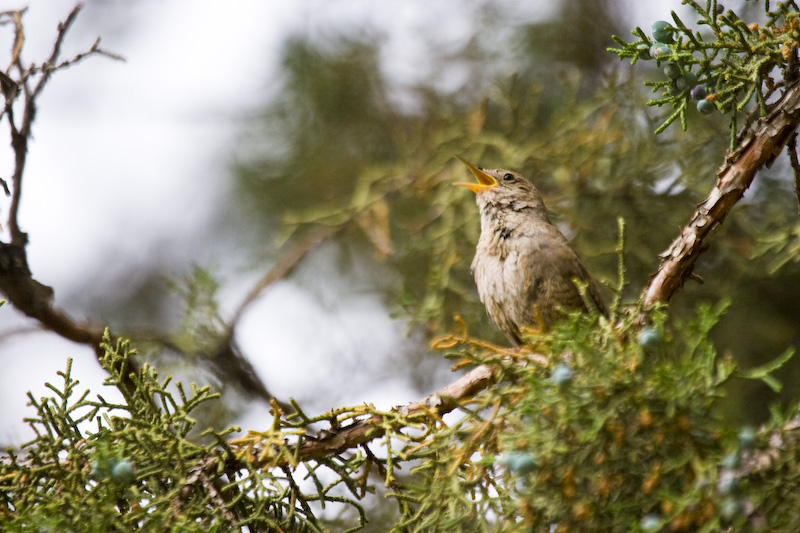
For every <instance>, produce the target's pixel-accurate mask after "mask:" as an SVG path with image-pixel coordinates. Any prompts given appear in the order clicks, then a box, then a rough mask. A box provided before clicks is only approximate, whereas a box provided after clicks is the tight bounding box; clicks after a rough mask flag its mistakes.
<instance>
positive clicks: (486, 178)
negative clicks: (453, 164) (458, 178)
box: [453, 155, 497, 193]
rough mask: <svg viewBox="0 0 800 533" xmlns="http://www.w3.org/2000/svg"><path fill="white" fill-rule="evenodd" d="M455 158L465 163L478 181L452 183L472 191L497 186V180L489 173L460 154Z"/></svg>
mask: <svg viewBox="0 0 800 533" xmlns="http://www.w3.org/2000/svg"><path fill="white" fill-rule="evenodd" d="M456 159H458V160H459V161H461V162H462V163H464V164H465V165H467V168H468V169H470V170H471V171H472V173H473V174H474V175H475V177H476V178H477V179H478V183H454V184H453V185H460V186H461V187H466V188H467V189H469V190H471V191H472V192H474V193H479V192H481V191H485V190H486V189H490V188H492V187H495V186H497V180H496V179H494V178H493V177H491V176H490V175H489V174H487V173H486V172H484V171H483V170H481V169H480V168H478V167H476V166H475V165H473V164H472V163H470V162H469V161H467V160H466V159H464V158H463V157H461V156H460V155H457V156H456Z"/></svg>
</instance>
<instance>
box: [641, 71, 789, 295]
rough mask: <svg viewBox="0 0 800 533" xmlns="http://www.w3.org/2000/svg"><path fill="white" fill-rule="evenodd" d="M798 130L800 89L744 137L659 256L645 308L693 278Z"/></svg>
mask: <svg viewBox="0 0 800 533" xmlns="http://www.w3.org/2000/svg"><path fill="white" fill-rule="evenodd" d="M799 125H800V84H795V85H793V86H791V87H789V88H788V89H787V90H786V93H785V94H784V95H783V98H782V99H781V100H780V101H779V102H778V103H777V104H776V105H775V107H774V108H773V109H772V111H770V113H769V114H767V115H766V116H764V117H763V118H761V119H760V120H759V121H758V122H757V123H756V125H755V126H754V127H753V128H752V129H749V130H748V131H745V132H743V134H742V141H741V142H740V143H739V147H738V148H737V149H736V150H735V151H734V152H733V153H731V154H729V155H728V157H727V158H726V160H725V164H724V165H723V166H722V168H720V170H719V171H718V172H717V183H716V185H715V186H714V188H713V189H712V190H711V192H710V193H709V195H708V198H706V199H705V201H703V202H702V203H701V204H700V205H699V206H698V207H697V210H696V211H695V213H694V215H693V216H692V218H691V220H690V221H689V224H687V225H686V227H684V228H683V231H681V234H680V235H679V236H678V237H677V238H676V239H675V240H674V241H673V242H672V244H671V245H670V247H669V248H668V249H667V250H666V251H665V252H664V253H662V254H661V257H663V261H662V262H661V265H660V266H659V268H658V271H657V272H656V273H655V275H654V276H653V278H652V279H651V280H650V284H649V285H648V286H647V288H646V290H645V298H644V303H645V305H646V306H647V305H652V304H655V303H656V302H668V301H669V299H670V298H671V297H672V295H673V294H675V292H676V291H677V290H678V289H679V288H680V287H681V286H682V285H683V283H684V282H685V281H686V279H688V278H689V277H690V275H691V274H692V269H693V268H694V264H695V262H696V261H697V258H698V257H699V256H700V254H701V253H702V251H703V250H704V249H705V247H706V245H707V244H706V240H707V238H708V237H709V236H710V235H711V234H712V233H713V232H714V230H716V229H717V228H718V227H719V225H720V224H722V221H723V220H724V219H725V217H726V216H727V214H728V213H729V212H730V211H731V209H733V206H734V205H736V203H737V202H738V201H739V200H740V199H741V198H742V196H743V195H744V192H745V190H747V188H748V187H749V186H750V184H751V183H752V181H753V179H754V178H755V175H756V172H757V171H758V170H759V169H760V168H761V167H763V166H764V165H766V166H770V165H771V164H772V162H773V161H775V158H777V157H778V155H779V154H780V153H781V151H782V150H783V148H784V146H785V145H786V143H787V142H788V141H789V139H790V138H791V137H792V135H793V134H794V132H795V130H796V129H797V127H798V126H799Z"/></svg>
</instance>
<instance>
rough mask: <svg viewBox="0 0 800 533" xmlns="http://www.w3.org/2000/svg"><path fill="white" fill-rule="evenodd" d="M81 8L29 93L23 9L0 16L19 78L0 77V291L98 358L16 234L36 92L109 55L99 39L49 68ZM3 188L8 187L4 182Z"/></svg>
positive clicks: (97, 332)
mask: <svg viewBox="0 0 800 533" xmlns="http://www.w3.org/2000/svg"><path fill="white" fill-rule="evenodd" d="M81 7H82V6H81V5H80V4H78V5H76V6H75V7H74V8H73V9H72V11H71V12H70V14H69V15H68V16H67V18H66V20H65V21H64V22H62V23H60V24H59V25H58V34H57V37H56V42H55V44H54V45H53V50H52V52H51V53H50V57H49V59H48V61H47V62H46V63H45V64H44V65H43V66H42V67H40V68H39V69H38V71H41V78H40V79H39V81H38V83H37V85H36V87H35V88H34V89H33V90H31V88H30V87H29V85H28V81H29V79H30V76H31V75H32V73H33V72H34V71H36V70H37V69H36V68H33V67H32V68H31V69H29V70H25V69H24V68H23V66H22V61H21V59H20V57H21V54H22V46H23V44H24V42H25V37H24V28H23V24H22V14H23V13H24V10H21V11H7V12H3V13H0V17H2V16H3V15H5V16H6V17H9V18H10V19H11V20H12V22H13V23H14V28H15V37H14V44H13V46H12V54H11V55H12V59H11V64H10V65H9V67H8V71H9V72H10V71H11V68H12V67H13V66H16V67H17V69H18V70H19V75H20V79H18V80H13V79H11V77H10V76H9V75H8V73H3V75H2V77H0V83H1V84H2V91H3V96H4V97H5V100H6V103H5V106H4V109H3V111H4V113H5V118H6V119H7V121H8V124H9V129H10V133H11V147H12V149H13V151H14V170H13V173H12V175H11V180H10V189H11V190H10V191H9V192H10V196H11V202H10V206H9V214H8V229H9V234H10V242H9V243H0V292H3V293H4V294H5V295H6V296H7V298H8V300H9V302H10V303H11V304H12V305H14V307H15V308H17V309H18V310H19V311H21V312H22V313H24V314H25V315H26V316H28V317H31V318H33V319H35V320H37V321H38V322H39V323H40V324H41V325H42V326H44V327H45V328H47V329H49V330H51V331H53V332H55V333H56V334H58V335H60V336H61V337H63V338H65V339H68V340H71V341H74V342H77V343H81V344H87V345H89V346H91V347H92V349H93V350H94V351H95V354H96V355H97V357H98V359H99V358H100V357H102V356H103V355H104V350H102V349H101V347H100V344H101V342H102V340H103V328H102V327H99V326H97V325H94V324H89V323H81V322H76V321H75V320H74V319H72V318H71V317H69V316H68V315H67V314H66V313H64V312H63V311H60V310H58V309H56V308H55V307H54V306H53V289H52V288H51V287H48V286H47V285H44V284H42V283H40V282H39V281H37V280H35V279H34V278H33V275H32V273H31V271H30V268H29V267H28V258H27V252H26V249H25V246H26V245H27V243H28V236H27V234H26V233H25V232H23V231H22V229H21V228H20V225H19V209H20V203H21V198H22V178H23V175H24V173H25V165H26V162H27V155H28V141H29V139H30V136H31V128H32V124H33V121H34V118H35V116H36V98H37V97H38V96H39V95H40V94H41V91H42V89H43V88H44V86H45V84H46V83H47V81H48V80H49V79H50V75H51V74H52V73H53V72H55V71H56V70H57V69H58V68H60V66H68V65H71V64H74V63H75V62H77V61H79V60H80V59H82V58H84V57H86V56H87V55H89V54H93V53H100V54H103V55H111V56H113V54H108V53H106V52H105V51H103V50H101V49H100V48H99V46H98V43H99V41H96V42H95V44H94V45H93V46H92V48H90V50H89V51H88V52H85V53H82V54H79V55H78V56H76V58H74V59H72V60H67V61H65V62H63V63H62V65H59V66H57V67H54V68H49V66H50V65H56V63H57V61H58V58H59V55H60V53H61V45H62V43H63V41H64V37H65V36H66V33H67V31H68V30H69V28H70V26H71V25H72V23H73V22H74V21H75V18H76V17H77V16H78V13H79V12H80V10H81ZM20 88H21V89H22V92H23V94H24V103H23V104H22V118H21V121H20V123H19V124H18V123H17V122H16V119H15V116H14V105H13V102H14V100H15V99H16V98H17V96H18V95H19V92H20V91H19V90H20ZM6 186H8V184H7V183H6ZM129 370H130V371H131V372H135V371H136V368H135V366H132V365H130V363H129ZM124 379H125V380H126V385H127V386H128V387H129V388H133V387H134V385H133V382H132V380H130V376H129V375H126V376H125V377H124Z"/></svg>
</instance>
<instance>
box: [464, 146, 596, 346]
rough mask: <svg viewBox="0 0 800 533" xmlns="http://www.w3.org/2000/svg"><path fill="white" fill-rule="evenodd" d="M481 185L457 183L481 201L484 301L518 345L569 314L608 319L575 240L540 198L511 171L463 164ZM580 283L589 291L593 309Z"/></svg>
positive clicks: (479, 267)
mask: <svg viewBox="0 0 800 533" xmlns="http://www.w3.org/2000/svg"><path fill="white" fill-rule="evenodd" d="M456 158H457V159H458V160H459V161H461V162H462V163H464V164H465V165H466V166H467V168H469V170H470V171H471V172H472V174H473V175H474V176H475V178H476V179H477V180H478V182H477V183H474V182H473V183H455V185H460V186H462V187H466V188H468V189H470V190H471V191H473V192H474V193H475V198H476V202H477V204H478V208H479V210H480V216H481V234H480V238H479V239H478V245H477V248H476V250H475V258H474V259H473V260H472V266H471V270H472V274H473V275H474V276H475V284H476V285H477V288H478V296H480V299H481V302H482V303H483V304H484V305H485V306H486V311H487V313H488V314H489V317H490V318H491V319H492V320H493V321H494V323H495V324H496V325H497V327H498V329H499V330H500V331H501V332H502V333H503V334H505V336H506V337H507V338H508V340H509V342H511V344H512V345H514V346H515V347H517V348H519V347H521V346H522V345H523V341H522V330H523V329H525V328H533V329H538V330H547V329H549V328H550V327H551V326H552V325H553V324H554V323H555V322H556V321H558V320H559V319H561V318H563V317H564V312H566V311H582V312H588V311H589V309H587V303H589V304H590V305H591V304H593V305H594V307H595V308H596V309H597V311H598V312H599V313H600V314H602V315H604V316H606V317H608V314H609V313H608V308H607V307H606V305H605V303H604V302H603V299H602V297H601V295H600V292H599V291H598V290H597V286H596V285H595V283H594V281H593V280H592V277H591V276H590V275H589V272H588V271H587V270H586V267H585V266H584V265H583V262H582V261H581V259H580V257H578V254H577V252H575V250H574V249H573V248H572V246H571V245H570V243H569V240H567V238H566V237H565V236H564V234H563V233H561V231H559V229H558V228H557V227H556V226H554V225H553V224H552V223H551V222H550V217H549V216H548V214H547V209H546V207H545V205H544V200H543V198H542V195H541V193H539V191H538V190H537V189H536V187H534V185H533V184H532V183H531V182H530V181H528V180H527V179H525V178H524V177H522V176H521V175H520V174H518V173H516V172H513V171H511V170H504V169H499V168H498V169H484V168H480V167H478V166H475V165H473V164H472V163H470V162H469V161H467V160H466V159H464V158H463V157H460V156H458V155H457V156H456ZM577 283H580V284H583V285H584V286H585V287H586V295H587V297H588V298H587V300H588V302H587V301H584V298H583V297H582V296H581V292H580V290H579V289H578V285H577Z"/></svg>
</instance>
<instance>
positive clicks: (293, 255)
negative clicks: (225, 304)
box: [229, 225, 345, 336]
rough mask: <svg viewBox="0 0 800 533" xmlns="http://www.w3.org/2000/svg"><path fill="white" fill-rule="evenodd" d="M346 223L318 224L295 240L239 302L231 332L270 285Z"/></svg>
mask: <svg viewBox="0 0 800 533" xmlns="http://www.w3.org/2000/svg"><path fill="white" fill-rule="evenodd" d="M344 227H345V226H344V225H339V226H318V227H316V228H314V229H312V230H310V231H309V232H308V233H307V234H306V235H305V236H304V237H303V238H302V239H300V240H298V241H296V242H293V243H292V244H291V245H290V246H289V248H288V249H287V250H286V251H285V252H284V253H283V255H282V256H281V258H280V259H279V260H278V262H277V263H275V264H274V265H273V266H272V268H270V269H269V271H267V273H266V274H264V276H263V277H262V278H261V279H260V280H259V281H258V283H256V284H255V285H254V286H253V288H252V289H250V292H249V293H248V294H247V296H246V297H245V299H244V300H243V301H242V303H241V304H239V307H238V308H237V309H236V311H235V312H234V313H233V317H232V318H231V321H230V326H229V327H230V330H231V332H230V334H229V336H232V335H233V330H234V328H235V327H236V324H237V323H238V322H239V320H240V319H241V317H242V315H243V314H244V312H245V311H246V310H247V308H248V307H249V306H250V305H251V304H252V303H253V302H255V301H256V300H257V299H258V298H259V297H260V296H261V295H262V294H263V293H264V291H266V290H267V289H268V288H269V287H271V286H272V285H273V284H274V283H275V282H277V281H280V280H281V279H283V278H285V277H287V276H288V275H289V274H291V273H292V272H293V271H294V269H295V268H296V267H297V265H298V264H300V261H302V260H303V259H304V258H305V257H306V256H307V255H308V254H309V253H310V252H311V251H312V250H314V249H316V248H317V246H319V245H320V244H322V243H323V242H325V241H327V240H328V239H330V238H331V237H333V236H334V235H335V234H337V233H338V232H339V231H341V230H342V229H344Z"/></svg>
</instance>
